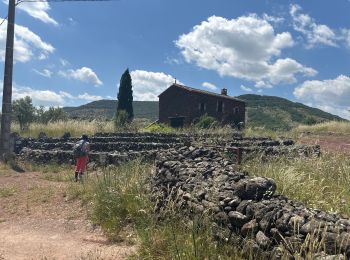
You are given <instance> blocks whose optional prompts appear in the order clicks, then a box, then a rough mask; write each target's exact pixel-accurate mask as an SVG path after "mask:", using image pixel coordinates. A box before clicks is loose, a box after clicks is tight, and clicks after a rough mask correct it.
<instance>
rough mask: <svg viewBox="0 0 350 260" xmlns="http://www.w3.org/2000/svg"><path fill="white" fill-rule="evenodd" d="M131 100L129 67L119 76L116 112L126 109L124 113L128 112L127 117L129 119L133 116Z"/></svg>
mask: <svg viewBox="0 0 350 260" xmlns="http://www.w3.org/2000/svg"><path fill="white" fill-rule="evenodd" d="M132 101H133V96H132V81H131V76H130V73H129V69H126V71H125V72H124V73H123V75H122V77H121V78H120V85H119V92H118V107H117V114H118V112H119V111H121V110H124V111H126V113H128V119H129V120H130V121H131V120H132V119H133V117H134V110H133V107H132Z"/></svg>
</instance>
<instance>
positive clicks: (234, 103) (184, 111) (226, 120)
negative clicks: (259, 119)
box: [158, 83, 246, 127]
mask: <svg viewBox="0 0 350 260" xmlns="http://www.w3.org/2000/svg"><path fill="white" fill-rule="evenodd" d="M158 97H159V122H160V123H165V124H169V125H170V126H172V127H182V126H184V125H189V124H191V123H192V122H193V121H194V120H196V119H198V118H199V117H200V116H202V115H204V114H208V115H209V116H212V117H214V118H216V119H217V120H218V121H219V122H221V123H222V124H238V123H240V122H243V123H244V122H245V114H246V110H245V102H244V101H242V100H240V99H238V98H234V97H230V96H228V95H227V89H222V90H221V94H216V93H213V92H209V91H204V90H199V89H195V88H190V87H187V86H183V85H180V84H176V83H175V84H173V85H171V86H170V87H168V88H167V89H166V90H165V91H164V92H162V93H161V94H160V95H159V96H158Z"/></svg>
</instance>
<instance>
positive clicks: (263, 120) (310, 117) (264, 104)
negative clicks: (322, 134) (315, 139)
mask: <svg viewBox="0 0 350 260" xmlns="http://www.w3.org/2000/svg"><path fill="white" fill-rule="evenodd" d="M237 98H239V99H242V100H244V101H246V102H247V108H248V109H247V111H248V121H247V123H248V125H250V126H259V127H266V128H269V129H290V128H292V127H294V126H296V125H299V124H315V123H320V122H325V121H333V120H342V121H343V120H344V119H343V118H341V117H339V116H335V115H332V114H330V113H327V112H324V111H322V110H320V109H318V108H313V107H309V106H306V105H303V104H301V103H298V102H292V101H290V100H288V99H285V98H280V97H274V96H260V95H253V94H247V95H241V96H238V97H237Z"/></svg>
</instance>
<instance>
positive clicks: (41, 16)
mask: <svg viewBox="0 0 350 260" xmlns="http://www.w3.org/2000/svg"><path fill="white" fill-rule="evenodd" d="M3 2H4V3H5V4H8V1H7V0H5V1H3ZM16 8H17V9H19V10H22V11H24V12H26V13H27V14H28V15H30V16H31V17H33V18H35V19H38V20H40V21H42V22H44V23H47V24H52V25H55V26H57V25H58V23H57V21H56V20H55V19H53V18H52V17H50V16H49V14H48V11H49V10H50V9H51V8H50V5H49V3H47V2H21V3H20V4H19V5H17V7H16Z"/></svg>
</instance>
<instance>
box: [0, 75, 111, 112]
mask: <svg viewBox="0 0 350 260" xmlns="http://www.w3.org/2000/svg"><path fill="white" fill-rule="evenodd" d="M2 86H3V82H2V81H0V97H2ZM26 96H29V97H31V98H32V100H33V104H34V105H35V106H44V107H50V106H60V107H61V106H66V105H69V104H76V103H77V102H78V101H79V100H83V101H87V102H91V101H95V100H101V99H106V98H107V97H106V98H104V97H102V96H98V95H91V94H89V93H86V92H85V93H83V94H79V95H77V96H75V95H72V94H70V93H68V92H65V91H53V90H47V89H44V90H39V89H34V88H32V87H28V86H21V85H18V84H16V83H14V84H13V89H12V98H13V100H17V99H20V98H24V97H26ZM0 102H1V100H0ZM80 103H81V102H80Z"/></svg>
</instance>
